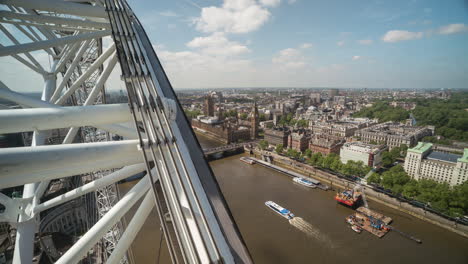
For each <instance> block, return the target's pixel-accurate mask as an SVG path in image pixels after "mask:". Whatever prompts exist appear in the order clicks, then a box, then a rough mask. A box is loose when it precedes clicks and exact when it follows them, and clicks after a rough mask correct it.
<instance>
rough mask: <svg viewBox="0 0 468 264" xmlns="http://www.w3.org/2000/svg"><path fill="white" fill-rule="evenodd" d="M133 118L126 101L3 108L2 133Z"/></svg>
mask: <svg viewBox="0 0 468 264" xmlns="http://www.w3.org/2000/svg"><path fill="white" fill-rule="evenodd" d="M131 120H132V115H131V113H130V109H129V108H128V105H127V104H107V105H90V106H68V107H59V108H33V109H11V110H2V111H0V124H2V126H1V127H0V134H8V133H17V132H27V131H35V130H50V129H55V128H66V127H74V126H75V127H81V126H94V127H96V126H99V125H104V124H113V123H124V122H128V121H131ZM69 143H71V142H69Z"/></svg>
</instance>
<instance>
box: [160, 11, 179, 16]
mask: <svg viewBox="0 0 468 264" xmlns="http://www.w3.org/2000/svg"><path fill="white" fill-rule="evenodd" d="M159 14H160V15H161V16H166V17H176V16H178V15H177V14H176V13H175V12H173V11H171V10H166V11H163V12H159Z"/></svg>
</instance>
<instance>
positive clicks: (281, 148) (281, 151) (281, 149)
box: [275, 144, 284, 154]
mask: <svg viewBox="0 0 468 264" xmlns="http://www.w3.org/2000/svg"><path fill="white" fill-rule="evenodd" d="M283 149H284V147H283V144H278V145H276V147H275V151H276V153H278V154H281V153H283Z"/></svg>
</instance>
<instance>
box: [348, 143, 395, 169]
mask: <svg viewBox="0 0 468 264" xmlns="http://www.w3.org/2000/svg"><path fill="white" fill-rule="evenodd" d="M385 150H386V147H385V146H384V145H373V144H366V143H363V142H347V143H345V144H344V145H343V146H342V147H341V150H340V160H341V162H343V163H347V162H348V160H353V161H362V162H363V163H364V164H365V165H367V166H369V167H376V166H379V165H380V163H382V153H383V152H384V151H385Z"/></svg>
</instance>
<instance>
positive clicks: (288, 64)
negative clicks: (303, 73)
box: [271, 48, 307, 69]
mask: <svg viewBox="0 0 468 264" xmlns="http://www.w3.org/2000/svg"><path fill="white" fill-rule="evenodd" d="M271 61H272V62H273V63H274V64H277V65H278V66H279V67H281V68H283V69H299V68H304V67H305V66H306V65H307V62H306V58H305V57H304V55H303V54H302V51H301V49H295V48H287V49H283V50H281V51H280V52H279V53H278V54H277V55H276V56H274V57H273V59H272V60H271Z"/></svg>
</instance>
